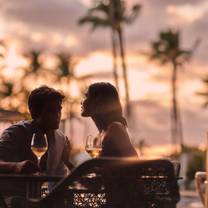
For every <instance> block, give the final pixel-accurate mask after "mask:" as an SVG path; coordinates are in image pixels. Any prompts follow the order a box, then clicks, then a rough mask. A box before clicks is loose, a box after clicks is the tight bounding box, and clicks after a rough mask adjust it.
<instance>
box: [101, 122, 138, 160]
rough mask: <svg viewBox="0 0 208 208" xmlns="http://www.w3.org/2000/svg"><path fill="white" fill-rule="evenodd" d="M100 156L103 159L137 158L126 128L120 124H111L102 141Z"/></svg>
mask: <svg viewBox="0 0 208 208" xmlns="http://www.w3.org/2000/svg"><path fill="white" fill-rule="evenodd" d="M102 146H103V148H102V152H101V156H105V157H138V155H137V152H136V150H135V149H134V147H133V145H132V143H131V141H130V138H129V135H128V132H127V128H126V126H124V125H123V124H122V123H120V122H112V123H111V124H110V125H109V126H108V128H107V131H106V134H105V136H104V139H103V144H102Z"/></svg>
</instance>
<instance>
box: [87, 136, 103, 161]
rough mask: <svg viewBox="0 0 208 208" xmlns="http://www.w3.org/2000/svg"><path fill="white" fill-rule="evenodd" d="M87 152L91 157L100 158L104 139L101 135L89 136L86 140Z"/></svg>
mask: <svg viewBox="0 0 208 208" xmlns="http://www.w3.org/2000/svg"><path fill="white" fill-rule="evenodd" d="M85 150H86V152H87V153H88V154H90V155H91V157H93V158H96V157H99V156H100V153H101V151H102V137H101V135H100V134H99V135H97V136H92V135H88V136H87V139H86V145H85Z"/></svg>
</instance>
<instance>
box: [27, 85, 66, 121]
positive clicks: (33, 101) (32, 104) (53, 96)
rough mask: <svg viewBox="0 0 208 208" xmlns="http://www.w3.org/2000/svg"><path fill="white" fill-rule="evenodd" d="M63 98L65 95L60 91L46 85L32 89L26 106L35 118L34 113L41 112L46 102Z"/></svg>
mask: <svg viewBox="0 0 208 208" xmlns="http://www.w3.org/2000/svg"><path fill="white" fill-rule="evenodd" d="M64 98H65V96H64V95H63V94H62V93H61V92H59V91H57V90H55V89H53V88H51V87H48V86H46V85H43V86H40V87H38V88H36V89H34V90H33V91H32V92H31V93H30V95H29V98H28V107H29V110H30V114H31V116H32V118H36V115H37V114H38V113H41V111H42V109H43V107H44V106H45V104H46V103H49V102H54V101H60V102H62V100H63V99H64Z"/></svg>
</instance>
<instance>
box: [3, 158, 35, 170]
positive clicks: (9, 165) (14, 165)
mask: <svg viewBox="0 0 208 208" xmlns="http://www.w3.org/2000/svg"><path fill="white" fill-rule="evenodd" d="M37 171H38V167H37V165H36V164H34V163H33V162H31V161H29V160H25V161H21V162H5V161H3V160H0V173H34V172H37Z"/></svg>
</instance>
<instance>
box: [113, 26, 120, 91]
mask: <svg viewBox="0 0 208 208" xmlns="http://www.w3.org/2000/svg"><path fill="white" fill-rule="evenodd" d="M115 35H116V34H115V30H114V29H112V32H111V40H112V59H113V77H114V82H115V85H116V88H117V90H118V92H119V84H118V71H117V69H118V68H117V50H116V46H117V43H116V36H115Z"/></svg>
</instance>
